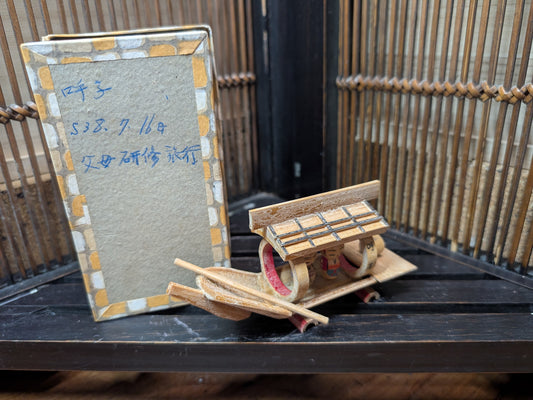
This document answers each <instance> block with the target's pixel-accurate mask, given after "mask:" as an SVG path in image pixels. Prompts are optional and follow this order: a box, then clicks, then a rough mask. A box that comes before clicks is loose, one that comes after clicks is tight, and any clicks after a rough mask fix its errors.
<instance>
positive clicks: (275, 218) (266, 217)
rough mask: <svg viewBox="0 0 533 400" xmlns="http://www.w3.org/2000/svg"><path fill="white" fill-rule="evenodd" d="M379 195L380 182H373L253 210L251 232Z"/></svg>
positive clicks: (371, 198) (251, 213) (251, 212)
mask: <svg viewBox="0 0 533 400" xmlns="http://www.w3.org/2000/svg"><path fill="white" fill-rule="evenodd" d="M378 195H379V181H371V182H366V183H362V184H360V185H355V186H351V187H348V188H343V189H337V190H332V191H330V192H326V193H321V194H316V195H313V196H309V197H306V198H303V199H296V200H290V201H286V202H283V203H280V204H274V205H273V206H265V207H261V208H258V209H255V210H251V211H250V213H249V215H250V225H249V227H250V230H251V231H252V232H253V231H256V230H258V229H261V228H264V227H265V226H267V225H271V224H275V223H278V222H283V221H286V220H288V219H291V218H298V217H301V216H304V215H307V214H312V213H314V212H317V211H327V210H332V209H334V208H338V207H341V206H343V205H346V204H353V203H357V202H360V201H363V200H373V199H375V198H377V197H378Z"/></svg>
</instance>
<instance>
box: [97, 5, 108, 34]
mask: <svg viewBox="0 0 533 400" xmlns="http://www.w3.org/2000/svg"><path fill="white" fill-rule="evenodd" d="M95 5H96V17H97V18H96V20H97V21H98V30H99V31H105V30H106V25H105V18H104V11H103V9H102V0H96V2H95Z"/></svg>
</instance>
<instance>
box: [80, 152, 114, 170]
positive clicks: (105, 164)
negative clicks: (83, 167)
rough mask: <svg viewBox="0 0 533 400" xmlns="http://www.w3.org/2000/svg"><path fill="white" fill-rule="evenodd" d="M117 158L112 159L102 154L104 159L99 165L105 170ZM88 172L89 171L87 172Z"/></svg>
mask: <svg viewBox="0 0 533 400" xmlns="http://www.w3.org/2000/svg"><path fill="white" fill-rule="evenodd" d="M116 159H117V158H116V157H111V156H110V155H109V154H102V159H101V160H100V161H98V164H100V165H101V166H102V167H104V168H108V167H109V165H110V164H111V161H113V160H116ZM85 172H87V171H85Z"/></svg>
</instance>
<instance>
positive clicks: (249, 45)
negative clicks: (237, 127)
mask: <svg viewBox="0 0 533 400" xmlns="http://www.w3.org/2000/svg"><path fill="white" fill-rule="evenodd" d="M245 4H246V7H245V9H246V13H245V19H246V34H245V37H246V54H247V56H248V61H247V66H248V70H249V71H255V66H254V43H253V40H252V38H253V25H252V5H251V3H250V1H247V2H246V3H245ZM249 90H250V99H249V102H250V109H251V112H250V120H251V121H250V124H251V134H252V143H251V146H252V159H253V165H252V168H253V171H254V182H255V186H257V185H258V184H259V148H258V146H259V142H258V137H257V110H256V91H255V82H253V83H252V84H251V85H250V89H249ZM254 188H255V187H254Z"/></svg>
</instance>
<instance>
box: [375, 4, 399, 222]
mask: <svg viewBox="0 0 533 400" xmlns="http://www.w3.org/2000/svg"><path fill="white" fill-rule="evenodd" d="M390 7H391V15H390V19H389V20H388V21H389V22H390V23H388V24H387V26H389V39H388V41H389V47H388V50H387V76H393V74H394V67H395V66H396V65H397V64H398V63H396V62H394V61H395V57H394V51H395V49H396V38H397V37H398V35H396V20H397V19H398V18H397V8H398V7H397V1H396V0H394V1H393V2H392V3H391V5H390ZM393 98H394V96H393V95H392V94H390V93H389V94H386V102H385V132H384V136H383V151H382V153H381V163H380V166H381V171H380V175H379V180H380V182H381V190H380V193H381V196H379V199H378V200H379V203H380V204H381V206H380V207H379V210H380V212H381V214H382V215H386V213H387V214H388V212H389V208H388V207H387V206H386V205H387V204H388V203H387V198H388V197H387V196H388V190H387V189H388V187H389V185H388V180H387V176H390V174H389V131H390V120H391V106H392V100H393Z"/></svg>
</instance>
